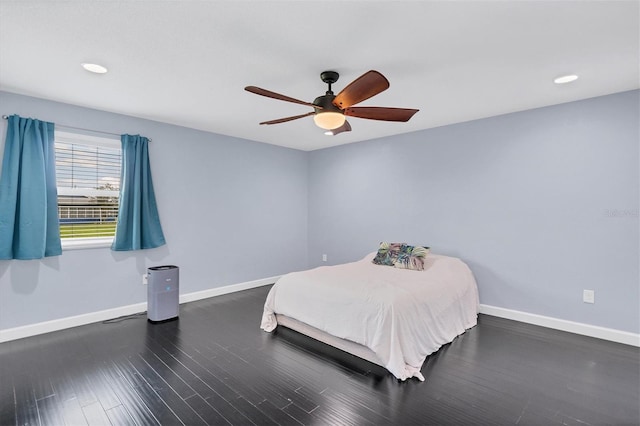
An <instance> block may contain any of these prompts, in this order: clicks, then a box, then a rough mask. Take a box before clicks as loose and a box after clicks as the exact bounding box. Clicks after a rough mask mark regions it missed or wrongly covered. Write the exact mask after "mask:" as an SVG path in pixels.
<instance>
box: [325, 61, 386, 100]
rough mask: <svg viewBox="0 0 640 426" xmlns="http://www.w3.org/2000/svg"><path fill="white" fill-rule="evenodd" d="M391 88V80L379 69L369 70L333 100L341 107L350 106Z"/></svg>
mask: <svg viewBox="0 0 640 426" xmlns="http://www.w3.org/2000/svg"><path fill="white" fill-rule="evenodd" d="M388 88H389V80H387V79H386V77H385V76H383V75H382V74H380V73H379V72H378V71H374V70H371V71H367V72H366V73H364V74H362V75H361V76H360V77H358V78H356V79H355V80H353V81H352V82H351V83H349V84H348V85H347V87H345V88H344V89H342V91H341V92H340V93H338V95H337V96H336V98H335V99H334V100H333V104H334V105H335V106H337V107H338V108H340V109H345V108H349V107H350V106H351V105H355V104H357V103H359V102H362V101H364V100H365V99H369V98H370V97H372V96H374V95H377V94H378V93H380V92H383V91H385V90H387V89H388Z"/></svg>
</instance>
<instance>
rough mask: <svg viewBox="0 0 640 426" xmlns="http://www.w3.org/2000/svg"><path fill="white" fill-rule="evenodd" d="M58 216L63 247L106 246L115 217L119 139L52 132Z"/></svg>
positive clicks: (112, 234) (110, 236)
mask: <svg viewBox="0 0 640 426" xmlns="http://www.w3.org/2000/svg"><path fill="white" fill-rule="evenodd" d="M55 151H56V182H57V187H58V218H59V220H60V237H61V238H62V247H63V248H65V249H69V248H73V247H90V246H108V245H110V244H111V242H112V241H113V236H114V235H115V231H116V222H117V218H118V197H119V192H120V164H121V148H120V141H119V140H118V139H110V138H105V137H97V136H93V135H83V134H76V133H67V132H59V131H56V133H55Z"/></svg>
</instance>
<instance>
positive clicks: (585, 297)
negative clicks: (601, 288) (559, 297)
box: [582, 290, 596, 303]
mask: <svg viewBox="0 0 640 426" xmlns="http://www.w3.org/2000/svg"><path fill="white" fill-rule="evenodd" d="M595 299H596V292H595V291H593V290H583V291H582V301H583V302H584V303H596V300H595Z"/></svg>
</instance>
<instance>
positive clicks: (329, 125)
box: [313, 112, 346, 130]
mask: <svg viewBox="0 0 640 426" xmlns="http://www.w3.org/2000/svg"><path fill="white" fill-rule="evenodd" d="M345 120H346V118H345V116H344V114H341V113H339V112H319V113H317V114H316V115H314V116H313V121H314V122H315V123H316V126H318V127H320V128H321V129H325V130H333V129H337V128H338V127H340V126H342V125H343V124H344V122H345Z"/></svg>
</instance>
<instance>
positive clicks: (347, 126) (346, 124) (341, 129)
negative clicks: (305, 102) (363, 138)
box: [329, 120, 351, 136]
mask: <svg viewBox="0 0 640 426" xmlns="http://www.w3.org/2000/svg"><path fill="white" fill-rule="evenodd" d="M329 131H330V132H331V134H332V135H333V136H335V135H337V134H339V133H342V132H350V131H351V125H350V124H349V122H348V121H346V120H345V122H344V124H343V125H342V126H340V127H338V128H337V129H333V130H329Z"/></svg>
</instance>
